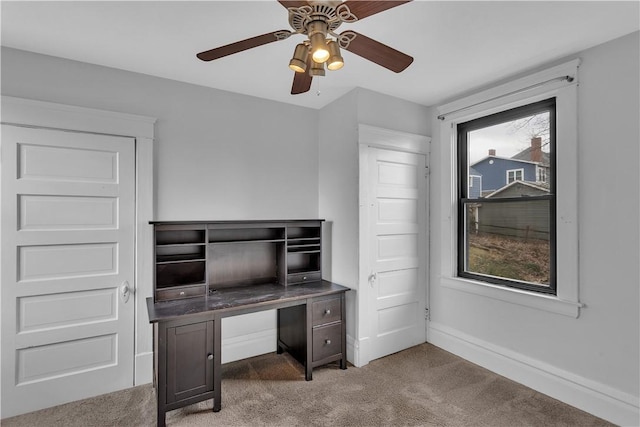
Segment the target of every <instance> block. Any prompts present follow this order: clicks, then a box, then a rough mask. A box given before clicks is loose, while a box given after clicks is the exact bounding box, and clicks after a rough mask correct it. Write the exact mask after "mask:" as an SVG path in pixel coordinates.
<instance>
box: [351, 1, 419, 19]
mask: <svg viewBox="0 0 640 427" xmlns="http://www.w3.org/2000/svg"><path fill="white" fill-rule="evenodd" d="M410 1H411V0H382V1H380V0H378V1H367V0H347V1H346V2H344V3H343V4H344V5H345V6H348V7H349V10H351V13H353V14H354V15H355V16H357V17H358V20H362V19H364V18H366V17H368V16H371V15H375V14H376V13H379V12H383V11H385V10H388V9H391V8H394V7H396V6H400V5H401V4H405V3H409V2H410Z"/></svg>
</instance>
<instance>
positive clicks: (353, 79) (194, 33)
mask: <svg viewBox="0 0 640 427" xmlns="http://www.w3.org/2000/svg"><path fill="white" fill-rule="evenodd" d="M639 5H640V3H639V2H638V1H637V0H636V1H623V2H613V1H602V2H599V1H568V2H560V1H548V2H540V1H532V2H525V1H513V2H512V1H490V2H481V1H470V2H462V1H420V0H416V1H413V2H411V3H408V4H404V5H402V6H398V7H396V8H394V9H390V10H387V11H385V12H382V13H379V14H377V15H374V16H370V17H368V18H366V19H364V20H362V21H360V22H355V23H353V24H347V23H344V24H342V26H341V27H340V29H339V30H338V32H341V31H344V30H345V29H353V30H355V31H358V32H360V33H362V34H365V35H367V36H369V37H371V38H374V39H376V40H378V41H380V42H382V43H385V44H387V45H389V46H391V47H393V48H395V49H398V50H400V51H402V52H405V53H407V54H409V55H411V56H413V57H414V58H415V60H414V62H413V64H411V65H410V66H409V68H407V69H406V70H405V71H404V72H402V73H400V74H395V73H393V72H391V71H389V70H387V69H385V68H382V67H380V66H378V65H376V64H374V63H372V62H369V61H366V60H364V59H362V58H361V57H359V56H356V55H353V54H352V53H350V52H343V57H344V59H345V66H344V68H342V69H341V70H339V71H333V72H329V71H328V72H327V75H326V76H325V77H320V78H315V79H314V82H313V85H312V89H311V91H309V92H308V93H306V94H302V95H290V90H291V82H292V78H293V72H292V71H291V70H289V68H288V63H289V59H290V58H291V56H292V54H293V48H294V46H295V45H296V44H297V43H299V42H300V41H301V40H302V37H303V36H300V35H294V36H292V37H290V38H289V39H287V40H284V41H279V42H275V43H271V44H268V45H264V46H261V47H257V48H254V49H251V50H247V51H244V52H241V53H238V54H235V55H231V56H227V57H225V58H221V59H218V60H215V61H212V62H202V61H200V60H198V59H197V58H196V56H195V54H196V53H198V52H200V51H204V50H208V49H211V48H214V47H218V46H221V45H225V44H228V43H232V42H235V41H238V40H242V39H246V38H249V37H253V36H256V35H260V34H264V33H267V32H271V31H275V30H279V29H289V28H290V27H289V24H288V15H287V11H286V9H285V8H284V7H283V6H282V5H280V4H279V3H278V2H276V0H263V1H194V2H186V1H182V2H169V1H141V2H133V1H126V2H116V1H106V2H102V1H72V2H59V1H44V2H33V1H2V3H1V7H2V10H1V12H2V39H1V41H2V45H3V46H9V47H12V48H17V49H23V50H28V51H32V52H38V53H43V54H47V55H54V56H58V57H62V58H68V59H73V60H78V61H83V62H88V63H93V64H99V65H104V66H108V67H114V68H119V69H123V70H129V71H134V72H138V73H144V74H149V75H153V76H159V77H164V78H168V79H173V80H179V81H183V82H189V83H195V84H198V85H202V86H208V87H213V88H217V89H223V90H228V91H232V92H238V93H243V94H247V95H253V96H258V97H261V98H267V99H271V100H276V101H282V102H286V103H290V104H295V105H300V106H306V107H311V108H321V107H323V106H324V105H326V104H328V103H330V102H331V101H333V100H335V99H337V98H339V97H340V96H342V95H343V94H345V93H347V92H348V91H350V90H351V89H353V88H354V87H363V88H367V89H370V90H373V91H377V92H381V93H385V94H389V95H393V96H396V97H399V98H403V99H406V100H409V101H413V102H416V103H418V104H422V105H426V106H431V105H437V104H438V103H440V102H442V101H444V100H445V99H450V98H451V97H453V96H455V95H457V94H461V93H464V92H467V91H469V90H472V89H474V88H477V87H479V86H482V85H486V84H487V83H490V82H493V81H496V80H499V79H501V78H504V77H507V76H510V75H513V74H517V73H519V72H522V71H525V70H528V69H531V68H533V67H537V66H539V65H542V64H545V63H547V62H550V61H554V60H556V59H560V58H562V57H564V56H567V55H571V54H573V53H575V52H578V51H581V50H584V49H586V48H589V47H591V46H595V45H597V44H600V43H603V42H605V41H608V40H612V39H614V38H617V37H620V36H622V35H625V34H628V33H631V32H634V31H637V30H638V29H639V28H640V8H639ZM318 90H319V92H320V94H319V95H318Z"/></svg>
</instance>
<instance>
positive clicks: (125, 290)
mask: <svg viewBox="0 0 640 427" xmlns="http://www.w3.org/2000/svg"><path fill="white" fill-rule="evenodd" d="M130 296H131V289H129V282H128V281H126V280H125V281H124V282H122V285H120V298H122V302H124V303H125V304H126V302H127V301H129V297H130Z"/></svg>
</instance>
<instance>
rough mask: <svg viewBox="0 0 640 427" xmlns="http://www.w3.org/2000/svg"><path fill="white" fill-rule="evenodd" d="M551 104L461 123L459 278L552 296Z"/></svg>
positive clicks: (553, 291) (553, 142)
mask: <svg viewBox="0 0 640 427" xmlns="http://www.w3.org/2000/svg"><path fill="white" fill-rule="evenodd" d="M554 145H555V99H553V98H551V99H548V100H544V101H539V102H537V103H534V104H530V105H525V106H522V107H518V108H514V109H512V110H506V111H503V112H500V113H496V114H492V115H489V116H486V117H480V118H478V119H474V120H472V121H469V122H466V123H460V124H458V149H459V153H460V157H459V159H458V161H459V163H458V164H459V166H460V169H459V170H460V181H459V182H460V184H461V185H460V187H459V196H460V198H459V211H458V213H459V216H458V218H459V228H458V229H459V231H460V233H459V235H458V274H459V275H460V276H462V277H468V278H473V279H476V280H481V281H486V282H489V283H495V284H500V285H505V286H512V287H516V288H521V289H527V290H535V291H539V292H544V293H551V294H553V293H555V292H556V278H555V247H556V243H555V195H554V194H553V192H554V183H553V177H554V176H555V171H554V169H553V168H554V167H555V166H554V162H555V161H554V158H555V157H554V152H553V150H554Z"/></svg>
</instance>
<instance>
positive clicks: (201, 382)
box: [167, 320, 213, 403]
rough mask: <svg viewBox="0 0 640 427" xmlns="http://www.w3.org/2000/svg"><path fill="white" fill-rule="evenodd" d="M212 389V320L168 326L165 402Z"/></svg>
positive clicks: (175, 400) (171, 401)
mask: <svg viewBox="0 0 640 427" xmlns="http://www.w3.org/2000/svg"><path fill="white" fill-rule="evenodd" d="M209 391H213V320H210V321H206V322H200V323H193V324H190V325H184V326H176V327H172V328H167V403H173V402H177V401H180V400H183V399H186V398H188V397H192V396H197V395H199V394H202V393H206V392H209Z"/></svg>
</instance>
